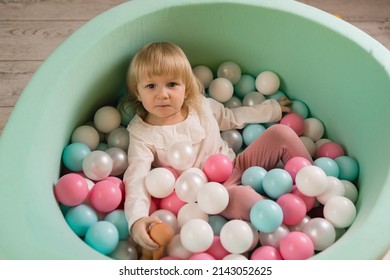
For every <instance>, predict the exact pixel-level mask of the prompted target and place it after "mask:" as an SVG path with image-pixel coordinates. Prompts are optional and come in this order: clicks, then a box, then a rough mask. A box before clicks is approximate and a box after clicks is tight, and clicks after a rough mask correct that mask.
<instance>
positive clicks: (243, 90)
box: [234, 74, 256, 99]
mask: <svg viewBox="0 0 390 280" xmlns="http://www.w3.org/2000/svg"><path fill="white" fill-rule="evenodd" d="M255 90H256V84H255V78H254V77H253V76H251V75H249V74H242V75H241V78H240V80H239V81H238V83H237V84H235V85H234V94H235V95H236V96H238V97H239V98H241V99H242V98H244V97H245V95H246V94H247V93H249V92H251V91H255Z"/></svg>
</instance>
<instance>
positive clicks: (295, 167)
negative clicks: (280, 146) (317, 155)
mask: <svg viewBox="0 0 390 280" xmlns="http://www.w3.org/2000/svg"><path fill="white" fill-rule="evenodd" d="M310 165H312V163H311V162H310V161H309V160H308V159H307V158H304V157H299V156H297V157H293V158H291V159H289V160H288V161H287V162H286V163H285V165H284V167H283V168H284V170H286V171H287V172H288V174H290V176H291V179H292V180H293V182H295V176H296V175H297V173H298V171H299V170H301V169H302V168H303V167H305V166H310Z"/></svg>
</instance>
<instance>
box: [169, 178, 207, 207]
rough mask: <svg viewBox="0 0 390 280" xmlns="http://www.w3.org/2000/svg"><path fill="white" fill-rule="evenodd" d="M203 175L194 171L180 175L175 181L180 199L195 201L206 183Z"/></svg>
mask: <svg viewBox="0 0 390 280" xmlns="http://www.w3.org/2000/svg"><path fill="white" fill-rule="evenodd" d="M206 182H207V180H205V179H204V178H203V177H202V176H201V175H199V174H197V173H194V172H186V173H183V174H181V175H180V176H179V178H178V179H177V180H176V182H175V183H174V189H175V192H176V195H177V197H178V198H179V199H181V200H182V201H184V202H195V201H196V199H197V195H198V191H199V189H200V188H201V187H202V186H203V185H204V184H206Z"/></svg>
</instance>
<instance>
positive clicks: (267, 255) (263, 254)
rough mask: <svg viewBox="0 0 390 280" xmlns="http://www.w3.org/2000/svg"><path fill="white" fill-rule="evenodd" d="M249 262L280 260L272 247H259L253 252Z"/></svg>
mask: <svg viewBox="0 0 390 280" xmlns="http://www.w3.org/2000/svg"><path fill="white" fill-rule="evenodd" d="M250 259H251V260H282V259H283V258H282V256H281V254H280V252H279V250H278V249H276V248H275V247H272V246H261V247H259V248H257V249H256V250H254V251H253V252H252V254H251V257H250Z"/></svg>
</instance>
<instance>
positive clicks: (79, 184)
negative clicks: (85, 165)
mask: <svg viewBox="0 0 390 280" xmlns="http://www.w3.org/2000/svg"><path fill="white" fill-rule="evenodd" d="M88 193H89V189H88V183H87V181H86V180H85V179H84V178H83V177H82V176H81V175H78V174H76V173H68V174H65V175H63V176H62V177H60V178H59V179H58V181H57V183H56V185H55V186H54V194H55V196H56V198H57V200H58V201H59V202H61V203H62V204H64V205H66V206H76V205H79V204H81V203H82V202H83V201H84V200H85V199H86V198H87V196H88Z"/></svg>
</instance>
